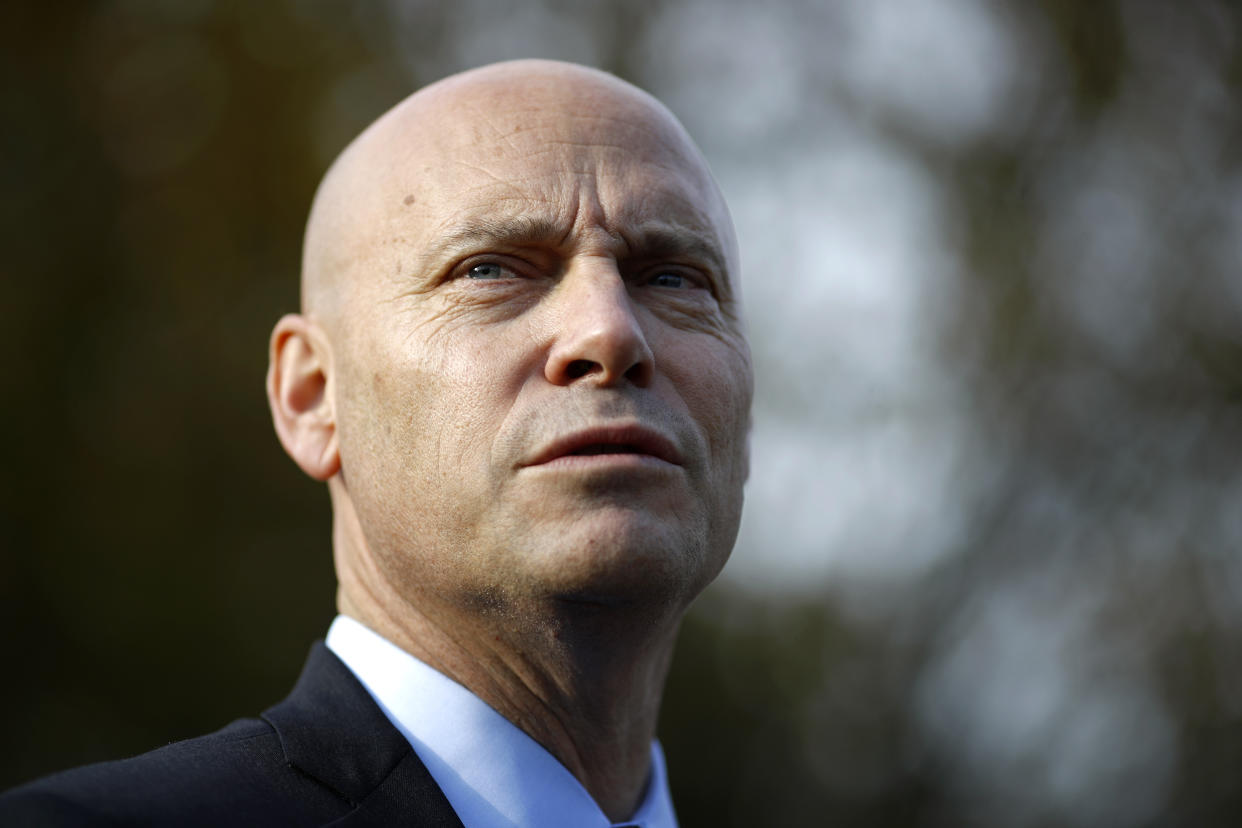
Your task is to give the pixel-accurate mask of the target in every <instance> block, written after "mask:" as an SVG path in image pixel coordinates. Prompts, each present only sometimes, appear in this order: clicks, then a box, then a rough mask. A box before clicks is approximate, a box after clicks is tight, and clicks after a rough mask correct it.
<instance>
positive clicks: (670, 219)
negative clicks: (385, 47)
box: [0, 61, 752, 828]
mask: <svg viewBox="0 0 1242 828" xmlns="http://www.w3.org/2000/svg"><path fill="white" fill-rule="evenodd" d="M735 248H736V245H735V242H734V238H733V231H732V227H731V223H730V220H729V217H728V213H727V210H726V208H725V205H724V201H723V199H722V198H721V195H720V193H719V191H718V190H717V188H716V185H715V183H714V182H713V180H712V178H711V175H710V173H709V172H708V169H707V167H706V165H705V163H704V162H703V160H702V158H701V156H700V155H699V153H698V151H697V150H696V149H695V147H694V145H693V144H692V142H691V141H690V139H689V137H688V136H687V135H686V133H685V131H684V130H683V129H682V127H681V126H680V124H678V123H677V121H676V120H675V119H674V118H673V116H672V115H671V114H669V112H668V111H667V110H666V109H664V107H663V106H661V105H660V104H659V103H658V102H656V101H655V100H654V99H652V98H651V97H650V96H648V95H646V94H645V93H643V92H641V91H639V90H637V89H635V88H633V87H631V86H629V85H628V84H626V83H624V82H622V81H619V80H617V79H616V78H614V77H612V76H610V75H607V74H604V73H602V72H598V71H595V70H591V69H586V68H583V67H579V66H573V65H569V64H561V63H554V62H547V61H519V62H513V63H504V64H497V65H493V66H488V67H484V68H482V69H477V70H474V71H471V72H466V73H464V74H461V75H457V76H454V77H451V78H448V79H446V80H444V81H441V82H439V83H436V84H434V85H432V86H429V87H427V88H425V89H423V90H422V91H420V92H418V93H417V94H415V95H413V96H412V97H410V98H408V99H407V100H405V101H404V102H403V103H401V104H400V105H398V106H397V107H396V108H394V109H393V110H392V111H390V112H389V113H387V114H386V115H384V116H383V117H382V118H380V119H379V120H378V121H377V122H376V123H375V124H373V125H372V126H371V127H370V128H368V129H367V130H366V131H365V132H364V133H363V134H362V135H361V136H359V138H357V139H356V140H355V141H354V142H353V144H351V145H350V146H349V147H348V148H347V149H346V150H345V151H344V152H343V153H342V154H341V156H340V158H339V159H337V161H336V162H335V164H334V165H333V167H332V169H331V170H330V171H329V172H328V174H327V176H326V177H325V178H324V181H323V183H322V184H321V186H320V188H319V191H318V193H317V194H316V197H315V202H314V205H313V207H312V209H311V215H310V220H309V222H308V226H307V231H306V240H305V249H304V257H303V274H302V303H303V309H302V313H301V314H296V315H289V316H286V317H284V318H283V319H281V320H280V321H279V322H278V323H277V325H276V328H275V331H274V332H273V335H272V340H271V365H270V369H269V373H268V381H267V390H268V398H269V402H270V404H271V409H272V415H273V419H274V422H275V426H276V431H277V434H278V435H279V437H280V440H281V443H282V444H283V445H284V447H285V449H286V451H287V452H288V453H289V455H290V456H291V457H292V458H293V459H294V461H295V462H297V464H298V465H299V466H300V467H301V468H302V469H303V470H304V471H305V472H306V473H307V474H309V475H310V476H311V477H313V478H315V479H317V480H322V481H326V482H327V484H328V491H329V493H330V495H331V499H332V508H333V516H334V527H333V548H334V555H335V564H336V571H337V575H338V579H339V584H340V585H339V590H338V604H339V608H340V612H341V616H339V617H338V618H337V620H336V621H335V622H334V623H333V625H332V627H331V629H330V630H329V634H328V639H327V646H326V647H324V646H323V645H317V646H316V648H315V649H313V650H312V653H311V658H310V661H309V662H308V664H307V667H306V669H305V671H304V672H303V675H302V678H301V679H300V680H299V683H298V685H297V687H296V688H295V689H294V691H293V693H292V694H291V695H290V697H289V698H288V699H286V700H285V701H284V702H282V703H281V704H279V705H277V706H275V707H273V708H272V709H270V710H268V711H267V712H266V713H264V715H263V716H262V717H261V718H260V719H250V720H242V721H239V722H235V723H234V724H232V725H230V726H229V727H227V728H225V729H224V730H222V731H220V732H218V733H215V734H212V735H210V736H206V737H202V738H200V739H194V740H190V741H188V742H182V743H178V744H174V745H170V746H168V747H166V748H163V749H161V750H157V751H154V752H152V753H149V754H146V755H144V756H140V757H137V758H135V759H130V760H125V761H122V762H115V763H106V764H103V765H96V766H91V767H88V768H83V769H79V770H76V771H70V772H69V773H66V774H61V775H59V776H54V777H51V778H49V779H47V780H42V781H40V782H36V783H33V784H32V785H28V786H26V787H25V788H21V789H18V790H17V791H16V792H13V793H11V794H9V795H8V796H7V797H6V798H4V799H3V800H0V821H4V820H6V819H13V820H14V821H16V820H17V819H18V818H31V819H38V820H43V821H46V822H48V823H52V824H95V823H96V822H116V823H120V824H126V823H130V822H142V823H144V824H145V823H157V824H158V823H163V822H168V823H170V824H180V825H188V824H256V825H277V824H297V825H306V824H324V823H328V822H333V821H334V820H339V822H337V823H335V824H340V825H366V824H376V825H379V824H413V825H461V824H465V825H467V826H499V825H535V826H541V827H542V826H549V825H571V826H588V825H599V826H606V825H609V824H641V825H644V826H652V827H653V828H654V827H655V826H667V825H673V824H675V820H674V817H673V812H672V807H671V804H670V802H669V798H668V791H667V781H666V779H665V775H664V769H663V761H662V757H661V755H660V752H659V748H658V746H657V745H656V743H655V742H654V736H655V727H656V720H657V714H658V710H659V704H660V696H661V692H662V689H663V684H664V680H665V676H666V673H667V670H668V665H669V659H670V657H671V654H672V650H673V643H674V638H675V636H676V633H677V628H678V624H679V621H680V619H681V617H682V614H683V613H684V612H685V610H686V608H687V606H688V605H689V604H690V602H691V601H692V600H693V599H694V597H695V596H696V595H697V594H698V593H699V592H700V591H701V590H702V589H703V587H704V586H706V585H707V583H708V582H710V581H711V580H712V579H713V578H714V577H715V576H716V574H717V573H718V572H719V571H720V568H721V567H722V566H723V565H724V563H725V560H726V558H727V557H728V554H729V551H730V549H731V548H732V546H733V542H734V538H735V536H736V533H737V525H738V519H739V515H740V510H741V505H742V484H743V481H744V480H745V477H746V473H747V449H746V440H747V429H748V423H749V409H750V400H751V393H752V380H751V369H750V359H749V352H748V349H747V345H746V341H745V338H744V336H743V333H742V330H741V323H740V320H739V304H738V296H737V292H736V291H737V286H736V284H735V281H734V280H735V279H736V278H737V273H736V271H737V256H736V249H735ZM58 820H59V823H58ZM6 824H7V822H6Z"/></svg>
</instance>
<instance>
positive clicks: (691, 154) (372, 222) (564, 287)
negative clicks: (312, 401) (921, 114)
mask: <svg viewBox="0 0 1242 828" xmlns="http://www.w3.org/2000/svg"><path fill="white" fill-rule="evenodd" d="M596 87H598V84H597V85H596ZM569 91H573V92H574V94H572V95H569V94H567V90H565V89H552V90H548V89H540V90H536V91H534V92H529V93H528V94H525V95H523V96H520V97H515V96H513V95H511V94H508V93H507V92H505V91H504V90H502V89H482V90H479V89H474V90H469V94H468V95H467V96H466V100H465V101H463V100H460V99H453V95H452V93H451V92H449V93H445V94H444V95H442V96H441V97H443V98H447V99H448V100H445V101H438V102H437V101H436V100H434V98H433V100H432V101H431V102H430V103H428V104H427V106H426V109H427V110H429V111H424V112H420V113H418V117H417V122H418V124H419V125H420V126H419V127H418V128H416V129H415V128H411V129H409V130H399V129H396V128H395V127H393V126H392V125H390V131H393V132H396V133H398V134H399V137H395V138H394V139H393V140H394V141H396V142H397V145H398V146H399V147H401V150H400V152H393V151H392V148H391V146H390V145H388V144H387V143H385V142H380V141H378V140H377V141H376V142H375V143H377V144H382V145H383V146H384V148H385V151H386V152H387V154H388V155H389V156H390V157H392V158H393V159H395V160H393V161H391V163H389V164H387V165H386V166H384V167H383V169H384V171H385V175H383V176H380V177H378V178H377V182H376V184H375V186H374V188H372V192H373V199H374V204H373V205H372V207H371V208H368V207H365V206H360V208H359V209H360V210H361V211H363V212H364V213H365V211H366V210H367V209H372V208H373V209H372V212H371V213H370V214H368V215H370V216H371V218H370V219H369V220H368V221H367V222H365V224H366V225H367V226H366V228H365V229H361V230H360V231H359V232H360V234H361V236H360V238H361V239H362V241H361V243H360V244H358V246H357V247H356V250H357V255H356V256H355V258H354V260H353V261H352V262H351V264H350V273H349V277H348V278H349V279H350V286H351V287H350V290H349V291H348V296H347V297H346V299H345V304H344V311H345V312H344V313H343V314H342V316H341V320H342V321H341V323H340V324H339V325H338V326H337V329H336V331H335V332H334V338H335V340H336V341H335V343H334V344H335V354H336V355H335V358H334V359H335V369H334V370H335V380H334V391H333V393H334V395H335V405H336V409H337V420H338V435H339V445H340V456H341V469H342V479H343V483H344V487H345V489H346V491H347V492H348V496H349V498H350V500H351V502H352V505H353V508H354V510H355V512H356V513H357V515H358V518H359V523H360V525H361V527H362V531H363V533H364V535H365V538H366V545H367V547H368V549H369V550H370V553H371V555H372V556H373V558H374V560H375V562H376V564H377V566H378V567H379V570H380V571H381V572H382V573H383V575H384V577H385V578H387V580H388V581H389V582H390V583H392V584H393V585H394V586H396V587H397V589H398V590H399V591H400V592H401V593H402V594H403V595H405V596H406V597H408V598H410V599H412V600H420V599H419V596H422V599H425V597H426V596H427V595H434V596H436V597H437V598H438V599H440V600H448V601H450V602H457V603H466V604H469V605H472V606H478V605H480V604H484V605H488V606H493V605H500V606H505V605H510V604H514V603H520V602H521V601H523V600H527V599H531V598H534V599H538V600H545V599H548V598H552V599H557V600H568V601H580V602H592V603H602V604H611V603H617V602H622V603H632V602H658V603H660V604H662V605H668V606H672V607H678V608H680V607H684V605H685V604H687V603H688V602H689V601H690V600H691V599H692V598H693V596H694V595H695V594H697V593H698V592H699V590H701V589H702V587H703V586H705V585H706V584H707V583H708V582H709V581H710V580H711V579H712V578H713V577H714V576H715V575H716V573H717V572H718V571H719V569H720V568H721V566H723V565H724V562H725V560H726V558H727V556H728V553H729V551H730V549H731V548H732V545H733V541H734V538H735V536H736V532H737V524H738V519H739V516H740V511H741V503H742V484H743V482H744V479H745V477H746V464H747V450H746V443H747V429H748V423H749V408H750V400H751V393H752V391H751V389H752V381H751V369H750V359H749V352H748V349H747V345H746V341H745V338H744V336H743V334H742V332H741V328H740V323H739V319H738V304H737V301H738V300H737V297H736V295H735V288H734V285H733V284H732V282H731V281H730V280H731V278H732V272H733V270H734V266H735V263H734V256H733V253H732V247H733V244H732V236H731V229H730V227H729V224H728V217H727V213H726V212H725V208H724V206H723V203H722V201H721V199H720V197H719V194H718V192H717V191H716V188H715V186H714V184H713V183H712V182H711V179H710V176H709V175H708V173H707V172H706V169H705V168H704V166H703V164H702V162H701V160H700V159H699V158H698V156H697V153H696V152H695V151H694V150H693V148H692V147H691V146H690V145H689V143H688V139H686V138H685V137H684V135H683V133H682V132H681V130H680V128H679V127H678V126H677V125H676V124H675V122H673V121H672V119H671V117H670V116H668V115H667V114H666V113H664V112H663V111H662V110H658V109H655V108H654V106H653V105H652V104H651V103H650V102H649V101H647V100H645V99H642V98H639V97H637V95H636V93H634V92H632V91H631V90H628V89H612V88H611V87H609V88H592V89H590V90H588V93H589V94H583V93H582V92H581V90H569ZM457 97H458V98H460V97H461V94H460V92H459V93H458V95H457ZM450 103H451V104H452V105H451V106H450V105H449V104H450ZM432 115H434V116H435V117H434V118H431V116H432ZM429 119H430V120H429ZM428 123H433V124H434V129H428V128H427V126H426V124H428Z"/></svg>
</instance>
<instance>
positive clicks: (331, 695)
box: [263, 642, 461, 828]
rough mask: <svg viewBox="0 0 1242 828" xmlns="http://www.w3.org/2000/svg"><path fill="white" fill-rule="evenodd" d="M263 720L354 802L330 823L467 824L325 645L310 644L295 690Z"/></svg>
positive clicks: (291, 757)
mask: <svg viewBox="0 0 1242 828" xmlns="http://www.w3.org/2000/svg"><path fill="white" fill-rule="evenodd" d="M263 719H264V720H266V721H267V722H268V723H269V724H270V725H271V726H272V727H273V728H274V729H275V730H276V733H277V734H278V735H279V737H280V742H281V746H282V747H283V748H284V752H285V758H286V759H287V760H288V761H289V763H290V764H291V765H293V766H294V767H296V768H298V769H299V770H301V771H302V772H303V773H305V774H307V775H308V776H311V777H312V778H314V779H316V780H317V781H319V782H320V783H321V784H323V785H326V786H327V787H328V788H330V789H332V790H334V791H336V792H337V793H338V794H339V795H340V796H341V797H343V798H344V799H346V800H347V801H349V802H350V803H351V804H352V805H354V806H355V807H354V810H353V811H351V812H350V813H349V814H347V815H346V816H344V817H342V818H341V819H340V820H338V821H336V822H334V823H332V825H337V826H351V828H352V827H356V828H361V826H364V825H418V826H435V827H436V828H441V826H442V827H443V828H461V821H460V820H459V819H458V818H457V816H456V814H454V813H453V809H452V807H451V806H450V805H449V803H448V800H447V799H445V798H444V794H443V792H441V791H440V788H439V786H437V785H436V783H435V780H433V779H432V778H431V774H429V773H428V772H427V769H426V768H425V767H424V766H423V763H422V762H421V761H419V759H418V755H417V754H416V753H415V752H414V750H413V749H412V748H411V747H410V744H409V742H407V741H406V739H405V737H404V736H402V735H401V733H400V732H399V731H398V730H397V729H396V728H395V727H393V726H392V723H391V722H389V721H388V717H387V716H385V715H384V712H383V711H382V710H380V708H379V707H378V706H377V705H376V704H375V702H374V700H372V699H371V696H370V695H369V694H368V693H367V691H366V689H365V688H364V687H363V686H362V685H361V684H360V683H359V682H358V680H357V679H356V678H354V675H353V673H351V672H350V671H349V668H348V667H346V666H345V665H344V664H343V663H341V660H340V659H338V658H337V657H336V656H335V655H334V654H333V653H332V651H331V650H329V649H328V648H327V647H326V646H324V644H323V642H316V643H315V645H314V647H312V648H311V653H310V657H309V658H308V659H307V662H306V666H305V667H304V668H303V669H302V675H301V677H300V678H299V679H298V682H297V684H296V685H295V686H294V688H293V692H292V693H290V694H289V697H288V698H286V699H285V700H284V701H282V702H280V703H279V704H277V705H276V706H275V707H272V708H271V709H270V710H268V711H267V712H265V713H264V714H263Z"/></svg>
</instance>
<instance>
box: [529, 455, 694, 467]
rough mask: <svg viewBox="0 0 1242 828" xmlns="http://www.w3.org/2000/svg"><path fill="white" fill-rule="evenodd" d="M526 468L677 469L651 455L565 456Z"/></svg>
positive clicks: (671, 464)
mask: <svg viewBox="0 0 1242 828" xmlns="http://www.w3.org/2000/svg"><path fill="white" fill-rule="evenodd" d="M527 468H530V469H548V470H558V469H559V470H564V471H574V470H580V471H589V470H593V469H634V470H636V471H642V470H649V471H668V470H671V469H675V468H678V467H677V465H675V464H673V463H670V462H668V461H667V460H661V459H660V458H659V457H656V456H655V455H652V454H566V455H563V456H561V457H557V458H554V459H552V460H549V461H547V462H546V463H539V464H538V465H534V466H528V467H527Z"/></svg>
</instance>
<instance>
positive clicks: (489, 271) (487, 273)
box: [466, 262, 506, 279]
mask: <svg viewBox="0 0 1242 828" xmlns="http://www.w3.org/2000/svg"><path fill="white" fill-rule="evenodd" d="M505 273H506V271H505V269H504V268H503V267H501V266H500V265H498V264H496V263H495V262H482V263H481V264H477V265H475V266H474V267H472V268H470V271H469V272H468V273H467V274H466V276H467V277H468V278H471V279H503V278H505Z"/></svg>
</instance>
